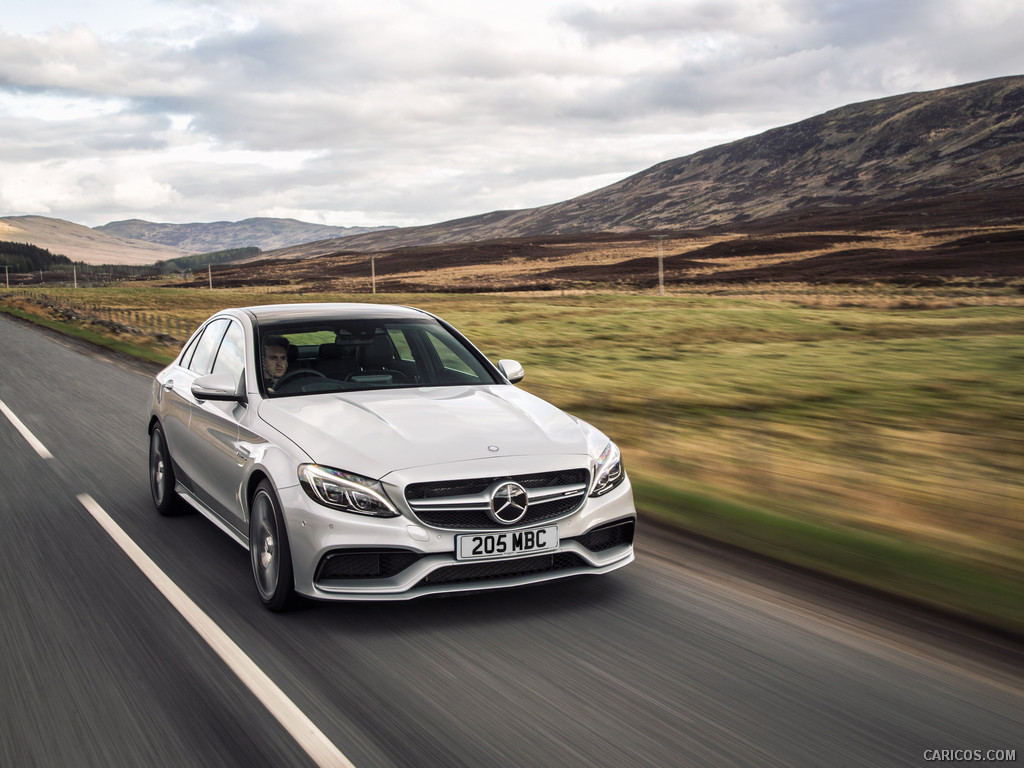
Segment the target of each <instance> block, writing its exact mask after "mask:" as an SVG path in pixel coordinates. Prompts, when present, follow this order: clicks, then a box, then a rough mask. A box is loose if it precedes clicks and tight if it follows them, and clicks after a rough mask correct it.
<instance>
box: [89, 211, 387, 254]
mask: <svg viewBox="0 0 1024 768" xmlns="http://www.w3.org/2000/svg"><path fill="white" fill-rule="evenodd" d="M387 229H392V227H332V226H327V225H324V224H310V223H308V222H304V221H298V220H297V219H271V218H252V219H245V220H243V221H214V222H210V223H199V222H195V223H191V224H157V223H154V222H151V221H143V220H141V219H129V220H127V221H112V222H110V223H109V224H104V225H103V226H100V227H96V230H97V231H98V232H103V233H105V234H108V235H114V236H116V237H120V238H124V239H129V240H143V241H145V242H148V243H157V244H160V245H166V246H170V247H172V248H177V249H179V250H180V251H182V252H183V253H190V254H200V253H212V252H214V251H226V250H230V249H233V248H248V247H256V248H259V249H260V250H263V251H268V250H272V249H276V248H286V247H288V246H290V245H298V244H300V243H308V242H312V241H316V240H326V239H329V238H342V237H350V236H352V235H358V234H364V233H367V232H378V231H381V230H387Z"/></svg>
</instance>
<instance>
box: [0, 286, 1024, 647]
mask: <svg viewBox="0 0 1024 768" xmlns="http://www.w3.org/2000/svg"><path fill="white" fill-rule="evenodd" d="M64 290H65V291H67V292H68V293H70V291H71V289H64ZM51 292H52V291H51ZM75 298H76V300H78V301H82V302H88V303H93V304H98V305H103V306H106V307H116V308H119V309H124V310H128V311H135V312H147V313H153V314H157V315H166V316H168V317H174V318H181V319H184V320H185V321H187V322H188V323H189V324H192V325H195V324H198V323H199V322H200V321H201V320H202V319H204V318H205V317H206V316H208V315H209V314H210V313H211V312H212V311H214V310H216V309H220V308H222V307H225V306H244V305H248V304H253V303H270V302H280V301H294V300H296V297H295V296H294V295H285V294H275V293H264V292H262V291H261V292H260V293H259V294H258V295H257V294H254V293H253V292H252V291H237V292H235V291H228V290H216V291H210V290H195V289H169V288H159V287H152V286H141V287H123V288H103V289H79V290H78V291H77V292H76V293H75ZM305 299H309V300H319V301H353V300H354V301H368V300H369V301H376V302H389V303H402V304H413V305H415V306H419V307H421V308H423V309H426V310H429V311H432V312H435V313H437V314H439V315H441V316H442V317H444V318H445V319H447V320H449V321H451V322H452V323H453V324H454V325H455V326H456V327H458V328H460V329H461V330H463V331H464V332H465V333H466V334H467V335H468V336H469V337H470V338H471V339H472V340H473V341H474V342H475V343H476V344H477V345H478V346H479V347H480V348H481V349H482V350H483V351H484V353H485V354H487V355H488V356H489V357H490V358H491V359H492V360H497V359H498V358H514V359H518V360H519V361H520V362H522V363H523V364H524V366H525V367H526V372H527V374H526V379H525V380H524V382H523V383H522V385H521V386H523V388H525V389H527V390H529V391H532V392H534V393H536V394H538V395H540V396H541V397H544V398H545V399H548V400H550V401H552V402H554V403H555V404H557V405H559V406H560V407H562V408H564V409H566V410H568V411H570V412H572V413H575V414H577V415H579V416H582V417H583V418H586V419H587V420H589V421H591V422H592V423H594V424H595V425H597V426H598V427H600V428H601V429H603V430H604V431H605V432H607V433H608V434H609V435H611V436H612V437H613V438H614V439H616V440H617V441H618V442H619V444H620V445H621V446H622V448H623V452H624V455H625V459H626V463H627V468H628V470H629V473H630V476H631V477H632V479H633V481H634V484H635V487H636V496H637V502H638V506H639V507H640V508H641V509H642V510H644V512H645V513H647V514H648V515H658V516H662V517H665V518H667V519H671V520H673V521H675V522H676V523H678V524H680V525H683V526H685V527H687V528H688V529H690V530H693V531H696V532H699V533H701V534H705V535H708V536H711V537H714V538H717V539H720V540H724V541H728V542H731V543H734V544H737V545H740V546H743V547H747V548H750V549H753V550H755V551H760V552H763V553H765V554H770V555H772V556H776V557H780V558H783V559H785V560H788V561H791V562H794V563H797V564H800V565H805V566H808V567H812V568H815V569H818V570H822V571H825V572H829V573H832V574H835V575H839V576H843V577H846V578H851V579H854V580H857V581H859V582H861V583H865V584H868V585H871V586H875V587H878V588H881V589H885V590H887V591H890V592H894V593H897V594H901V595H905V596H908V597H912V598H915V599H918V600H923V601H926V602H928V603H930V604H933V605H936V606H941V607H943V608H947V609H950V610H953V611H956V612H959V613H962V614H965V615H968V616H972V617H974V618H978V619H981V620H984V621H987V622H990V623H993V624H996V625H999V626H1002V627H1004V628H1007V629H1011V630H1014V631H1017V632H1024V587H1022V586H1021V585H1024V548H1022V544H1021V542H1022V541H1024V300H1022V299H1024V296H1022V294H1021V293H1020V291H1019V290H1015V289H1012V288H999V289H993V290H991V291H988V292H986V291H984V290H981V289H978V288H975V287H972V286H970V285H967V284H965V285H962V286H957V285H955V284H950V285H949V286H947V287H946V288H944V289H941V290H940V289H930V290H928V291H925V290H924V289H910V288H900V289H896V288H891V287H888V288H887V287H885V286H875V287H863V286H862V287H856V288H855V287H848V288H842V287H832V288H821V287H814V288H811V287H800V286H786V287H784V288H783V287H773V286H760V287H758V288H756V289H752V288H744V287H742V286H739V287H737V286H732V287H729V288H724V287H723V288H721V289H717V290H716V289H714V287H712V288H711V289H709V288H708V287H707V286H705V287H704V288H703V289H702V290H701V292H699V293H698V292H694V293H690V294H687V293H681V292H675V293H673V294H672V295H669V296H665V297H658V296H653V295H649V294H648V295H640V294H615V295H613V294H603V295H598V294H591V295H564V296H563V295H557V294H553V293H548V294H534V295H524V294H511V295H440V294H415V295H393V294H388V295H380V294H378V295H376V296H370V295H367V294H360V295H329V294H318V295H309V296H307V297H305ZM305 299H300V300H305ZM2 301H4V302H6V303H7V304H8V305H9V306H20V307H21V309H22V311H30V312H35V313H39V312H40V310H39V308H38V307H34V306H30V305H27V304H24V303H23V302H20V301H17V300H15V299H11V298H8V299H2ZM44 314H45V312H44ZM82 332H83V333H96V332H97V331H95V330H92V329H84V330H83V331H82ZM139 341H140V340H139V339H122V340H121V342H122V343H124V344H136V345H137V346H138V345H139ZM142 346H143V347H145V348H146V349H147V350H148V352H147V353H146V354H148V355H149V356H150V357H155V358H157V359H169V358H170V357H171V355H173V353H174V351H175V350H174V349H173V348H172V347H168V346H161V345H159V344H156V343H154V342H143V343H142ZM140 445H142V443H140ZM140 450H141V448H140Z"/></svg>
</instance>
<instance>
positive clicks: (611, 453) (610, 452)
mask: <svg viewBox="0 0 1024 768" xmlns="http://www.w3.org/2000/svg"><path fill="white" fill-rule="evenodd" d="M625 479H626V472H625V471H624V470H623V468H622V455H621V454H620V453H619V448H618V446H617V445H615V443H608V445H606V446H605V449H604V450H603V451H601V456H600V458H598V460H597V466H596V467H595V468H594V484H593V485H592V486H591V487H590V495H591V496H602V495H604V494H606V493H608V491H610V490H611V489H612V488H615V487H616V486H617V485H619V484H620V483H621V482H622V481H623V480H625Z"/></svg>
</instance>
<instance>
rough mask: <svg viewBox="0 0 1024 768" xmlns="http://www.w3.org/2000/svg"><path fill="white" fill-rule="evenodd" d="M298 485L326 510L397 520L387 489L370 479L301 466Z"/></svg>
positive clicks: (315, 466) (312, 466)
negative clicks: (328, 508) (327, 508)
mask: <svg viewBox="0 0 1024 768" xmlns="http://www.w3.org/2000/svg"><path fill="white" fill-rule="evenodd" d="M299 482H300V483H302V488H303V489H304V490H305V491H306V493H307V494H308V495H309V497H310V498H311V499H313V501H316V502H319V503H320V504H323V505H324V506H325V507H330V508H331V509H340V510H342V511H344V512H354V513H355V514H357V515H371V516H372V517H398V510H397V509H395V507H394V505H392V503H391V502H390V501H389V500H388V497H387V494H386V493H385V492H384V486H382V485H381V484H380V483H379V482H378V481H376V480H371V479H370V478H368V477H362V476H361V475H353V474H352V473H351V472H342V471H341V470H340V469H331V468H330V467H321V466H319V465H317V464H301V465H299Z"/></svg>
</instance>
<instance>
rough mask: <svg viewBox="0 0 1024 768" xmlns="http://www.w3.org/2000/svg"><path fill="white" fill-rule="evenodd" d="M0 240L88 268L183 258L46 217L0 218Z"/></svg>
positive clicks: (172, 250)
mask: <svg viewBox="0 0 1024 768" xmlns="http://www.w3.org/2000/svg"><path fill="white" fill-rule="evenodd" d="M0 240H7V241H10V242H15V243H30V244H31V245H35V246H38V247H39V248H45V249H46V250H48V251H50V252H51V253H54V254H59V255H61V256H67V257H68V258H69V259H71V260H72V261H81V262H84V263H86V264H139V265H141V264H152V263H154V262H157V261H163V260H165V259H173V258H175V257H177V256H184V255H185V253H184V252H183V251H181V250H180V249H178V248H172V247H170V246H166V245H159V244H154V243H145V242H141V241H139V240H127V239H125V238H121V237H115V236H114V235H111V234H107V233H105V232H97V231H96V230H94V229H90V228H89V227H85V226H82V225H81V224H74V223H72V222H70V221H64V220H63V219H51V218H48V217H46V216H5V217H2V218H0Z"/></svg>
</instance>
